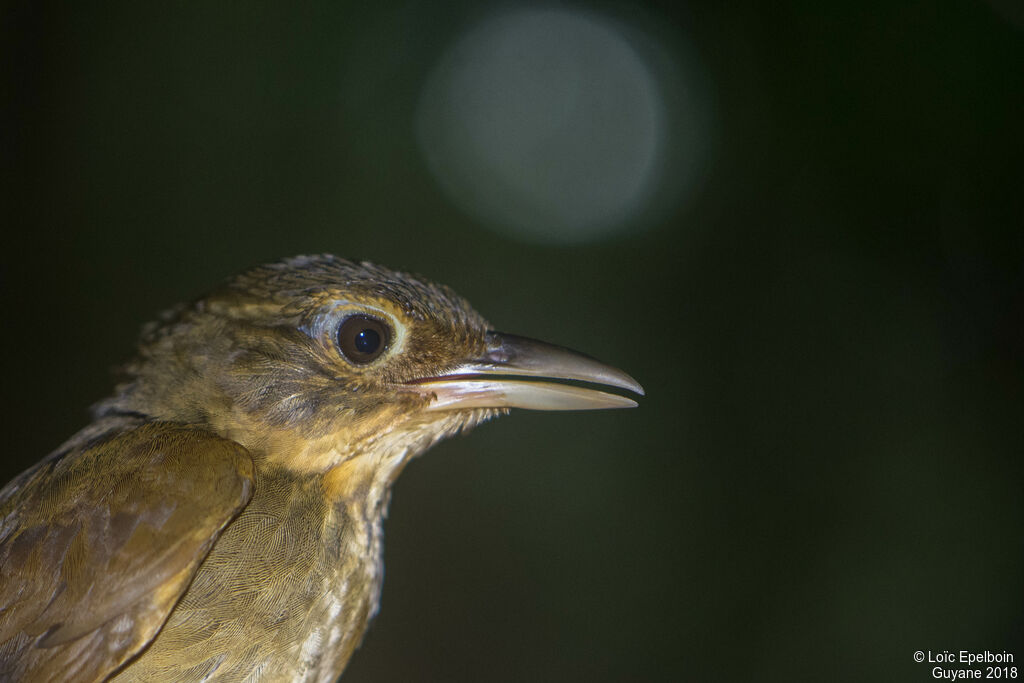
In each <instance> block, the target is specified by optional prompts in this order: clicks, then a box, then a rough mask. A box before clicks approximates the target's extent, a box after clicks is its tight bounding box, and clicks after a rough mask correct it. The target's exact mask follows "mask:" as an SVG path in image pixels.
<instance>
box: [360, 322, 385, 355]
mask: <svg viewBox="0 0 1024 683" xmlns="http://www.w3.org/2000/svg"><path fill="white" fill-rule="evenodd" d="M355 347H356V351H358V352H359V353H366V354H370V353H373V352H374V351H376V350H377V349H379V348H380V334H379V333H378V332H377V331H376V330H371V329H370V328H366V329H363V330H359V332H357V333H356V338H355Z"/></svg>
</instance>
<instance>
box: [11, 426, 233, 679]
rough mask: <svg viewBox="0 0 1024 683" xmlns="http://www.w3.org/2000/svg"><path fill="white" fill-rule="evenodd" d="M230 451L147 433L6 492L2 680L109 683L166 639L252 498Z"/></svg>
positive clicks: (55, 465) (200, 434) (169, 429)
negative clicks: (159, 638)
mask: <svg viewBox="0 0 1024 683" xmlns="http://www.w3.org/2000/svg"><path fill="white" fill-rule="evenodd" d="M252 478H253V464H252V459H251V457H250V456H249V453H248V451H246V449H245V448H243V447H242V446H241V445H239V444H237V443H235V442H234V441H229V440H227V439H222V438H220V437H218V436H215V435H213V434H211V433H209V432H206V431H203V430H201V429H196V428H192V427H187V426H183V425H174V424H169V423H149V424H145V425H142V426H140V427H138V428H136V429H133V430H131V431H128V432H124V433H121V434H119V435H117V436H115V437H113V438H110V439H108V440H104V441H103V442H101V443H98V444H96V445H92V446H88V447H81V448H77V449H74V450H72V451H71V452H69V453H68V454H67V455H65V456H64V457H62V458H54V459H48V460H45V461H43V462H42V463H40V464H39V465H38V466H37V467H36V468H35V469H33V470H30V471H28V472H26V473H25V474H24V475H22V476H21V477H19V478H18V479H16V480H15V481H13V482H12V483H11V484H9V485H8V486H7V488H6V489H5V490H4V491H2V492H0V680H19V681H53V680H74V681H96V680H103V679H105V678H106V677H107V676H109V675H110V674H111V673H112V672H114V671H115V670H117V669H118V667H120V666H121V665H122V664H124V663H125V662H126V661H127V660H128V659H130V658H131V657H132V656H134V655H135V654H136V653H138V652H139V651H140V650H141V649H142V648H143V647H145V646H146V645H147V644H148V643H149V642H150V641H151V640H152V639H153V638H154V637H155V636H156V634H157V632H158V631H159V630H160V629H161V628H162V626H163V624H164V622H165V620H166V619H167V617H168V616H169V615H170V613H171V610H172V609H173V607H174V605H175V604H176V603H177V601H178V599H179V598H180V597H181V595H182V594H183V593H184V592H185V589H186V588H187V587H188V585H189V583H190V581H191V580H192V577H193V575H194V574H195V572H196V569H197V568H198V567H199V565H200V564H201V563H202V562H203V560H204V558H205V557H206V555H207V553H208V552H209V550H210V548H211V547H212V546H213V543H214V542H215V541H216V540H217V538H218V537H219V536H220V534H221V532H222V531H223V530H224V528H225V527H226V526H227V524H228V523H229V522H230V521H231V520H232V519H234V517H235V516H236V515H237V514H238V513H239V512H240V511H241V510H242V508H243V507H245V505H246V503H248V502H249V498H250V497H251V495H252Z"/></svg>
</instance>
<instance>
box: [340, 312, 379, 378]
mask: <svg viewBox="0 0 1024 683" xmlns="http://www.w3.org/2000/svg"><path fill="white" fill-rule="evenodd" d="M390 342H391V328H390V327H389V326H388V324H387V323H385V322H384V321H383V320H379V319H378V318H374V317H371V316H368V315H363V314H361V313H357V314H355V315H350V316H348V317H347V318H345V319H344V320H342V321H341V324H339V325H338V348H339V349H340V350H341V354H342V355H343V356H345V358H346V360H348V361H349V362H350V363H353V364H355V365H366V364H367V363H372V362H373V361H374V360H376V359H377V358H378V357H379V356H380V355H381V354H382V353H384V351H385V350H386V349H387V348H388V344H389V343H390Z"/></svg>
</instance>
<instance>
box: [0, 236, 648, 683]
mask: <svg viewBox="0 0 1024 683" xmlns="http://www.w3.org/2000/svg"><path fill="white" fill-rule="evenodd" d="M124 373H125V377H124V381H123V383H121V384H119V385H118V386H117V387H116V388H115V390H114V393H113V395H112V396H110V397H109V398H107V399H105V400H103V401H101V402H100V403H98V404H97V405H96V406H95V407H94V409H93V420H92V422H91V423H90V424H89V425H88V426H87V427H85V428H84V429H82V430H81V431H80V432H78V433H77V434H75V435H74V436H72V437H71V438H70V439H69V440H68V441H67V442H66V443H64V444H63V445H62V446H60V447H59V448H58V449H57V450H56V451H54V452H53V453H51V454H50V455H48V456H47V457H45V458H44V459H43V460H42V461H40V462H39V463H37V464H36V465H35V466H34V467H32V468H30V469H29V470H27V471H25V472H23V473H22V474H21V475H19V476H18V477H16V478H15V479H14V480H13V481H11V482H10V483H9V484H8V485H7V486H6V487H5V488H4V489H3V490H2V491H0V679H2V680H19V681H44V680H45V681H52V680H75V681H102V680H110V679H116V680H118V681H129V680H130V681H195V680H204V681H236V680H237V681H240V680H246V681H257V680H259V681H293V680H303V681H332V680H334V679H336V678H337V677H338V676H339V675H340V674H341V672H342V670H343V669H344V668H345V665H346V663H347V662H348V660H349V658H350V656H351V655H352V652H353V650H354V649H355V648H356V647H357V646H358V645H359V642H360V640H361V638H362V634H363V631H364V630H365V628H366V626H367V623H368V622H369V620H370V619H371V618H372V617H373V615H374V613H375V612H376V610H377V605H378V600H379V596H380V589H381V579H382V557H381V534H382V531H381V525H382V520H383V517H384V513H385V509H386V507H387V501H388V496H389V490H390V486H391V484H392V483H393V482H394V480H395V478H396V477H397V476H398V474H399V472H400V471H401V470H402V468H403V467H404V466H405V464H406V463H408V462H409V460H410V459H411V458H413V457H415V456H417V455H419V454H420V453H422V452H424V451H425V450H426V449H428V448H430V447H431V446H432V445H434V444H435V443H437V442H438V441H440V440H441V439H444V438H446V437H449V436H452V435H454V434H456V433H457V432H459V431H460V430H462V429H466V428H468V427H471V426H473V425H475V424H478V423H480V422H482V421H483V420H486V419H488V418H490V417H493V416H495V415H499V414H503V413H505V412H507V411H508V410H509V409H510V408H531V409H535V410H590V409H602V408H626V407H632V406H635V405H636V403H635V402H634V401H633V400H631V399H629V398H626V397H624V396H622V395H620V394H617V393H609V392H606V391H601V390H599V389H597V388H595V387H596V386H604V387H613V388H616V389H622V390H627V391H630V392H634V393H636V394H642V393H643V390H642V389H641V387H640V385H639V384H637V383H636V381H635V380H633V379H632V378H631V377H629V376H628V375H627V374H625V373H624V372H622V371H620V370H617V369H615V368H612V367H609V366H607V365H604V364H602V363H599V362H598V361H596V360H593V359H591V358H589V357H587V356H584V355H581V354H578V353H575V352H573V351H570V350H568V349H564V348H561V347H557V346H552V345H549V344H545V343H543V342H538V341H534V340H531V339H526V338H523V337H518V336H514V335H510V334H504V333H499V332H494V331H492V330H490V326H489V325H488V324H487V323H486V321H485V320H484V319H483V318H482V317H481V316H480V315H479V314H477V313H476V312H475V311H474V310H473V309H472V308H471V307H470V306H469V304H468V303H467V302H466V301H465V300H464V299H462V298H461V297H460V296H458V295H457V294H455V293H454V292H453V291H452V290H450V289H448V288H447V287H444V286H441V285H436V284H433V283H431V282H428V281H427V280H424V279H422V278H419V277H415V276H411V275H407V274H405V273H398V272H393V271H390V270H387V269H385V268H382V267H379V266H375V265H372V264H369V263H353V262H350V261H346V260H343V259H340V258H337V257H334V256H329V255H320V256H300V257H296V258H292V259H287V260H284V261H281V262H279V263H274V264H270V265H265V266H260V267H257V268H254V269H252V270H250V271H248V272H246V273H243V274H242V275H239V276H237V277H235V278H234V279H232V280H230V281H228V282H227V283H226V284H225V285H224V286H223V287H221V288H220V289H219V290H217V291H215V292H214V293H212V294H210V295H209V296H207V297H205V298H203V299H201V300H199V301H197V302H195V303H193V304H191V305H188V306H181V307H178V308H177V309H175V310H173V311H170V312H168V313H167V314H165V315H164V316H163V318H162V319H161V320H160V321H159V322H156V323H153V324H151V325H149V326H147V327H146V328H144V330H143V334H142V339H141V341H140V344H139V349H138V354H137V356H136V357H135V358H134V359H133V360H132V361H131V362H129V363H128V364H127V365H126V366H125V368H124Z"/></svg>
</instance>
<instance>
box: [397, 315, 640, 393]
mask: <svg viewBox="0 0 1024 683" xmlns="http://www.w3.org/2000/svg"><path fill="white" fill-rule="evenodd" d="M486 344H487V351H486V353H485V354H484V355H483V357H482V358H475V359H472V360H469V361H467V362H466V363H463V364H462V365H460V366H458V367H456V368H454V369H452V370H451V371H449V372H446V373H444V374H443V375H440V376H437V377H426V378H423V379H418V380H415V381H413V382H411V383H410V384H411V385H413V386H415V387H416V388H417V389H418V390H421V391H424V392H426V393H429V394H431V395H432V396H433V400H432V402H431V403H430V406H429V408H428V410H465V409H467V408H528V409H530V410H602V409H604V408H634V407H636V401H634V400H633V399H631V398H626V397H625V396H619V395H618V394H610V393H607V392H604V391H601V390H599V389H596V388H592V387H588V386H580V385H576V384H567V383H565V382H566V381H576V382H582V383H588V384H597V385H603V386H605V387H616V388H618V389H626V390H628V391H632V392H634V393H636V394H639V395H641V396H643V393H644V390H643V387H641V386H640V385H639V384H638V383H637V381H636V380H635V379H633V378H632V377H630V376H629V375H627V374H626V373H624V372H623V371H622V370H619V369H617V368H613V367H611V366H610V365H605V364H604V363H601V362H599V361H596V360H594V359H593V358H590V357H589V356H585V355H583V354H582V353H577V352H575V351H571V350H569V349H566V348H562V347H561V346H555V345H553V344H546V343H544V342H541V341H537V340H535V339H527V338H526V337H519V336H516V335H513V334H505V333H503V332H488V333H487V337H486ZM530 377H537V378H541V379H538V380H530V379H527V378H530Z"/></svg>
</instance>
